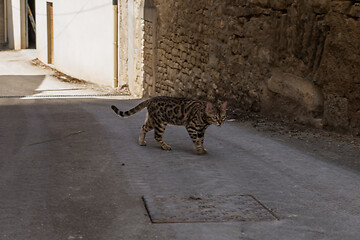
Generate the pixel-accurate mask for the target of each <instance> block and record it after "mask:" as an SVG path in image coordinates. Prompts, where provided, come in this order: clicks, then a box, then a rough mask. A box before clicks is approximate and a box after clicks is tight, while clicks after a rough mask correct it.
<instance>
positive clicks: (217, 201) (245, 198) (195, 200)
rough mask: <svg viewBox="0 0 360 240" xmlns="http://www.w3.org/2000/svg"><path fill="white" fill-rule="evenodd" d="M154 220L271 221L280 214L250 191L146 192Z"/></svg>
mask: <svg viewBox="0 0 360 240" xmlns="http://www.w3.org/2000/svg"><path fill="white" fill-rule="evenodd" d="M143 200H144V203H145V207H146V209H147V211H148V213H149V216H150V219H151V222H152V223H191V222H238V221H241V222H243V221H252V222H254V221H272V220H277V219H278V218H277V217H276V216H275V215H274V214H273V213H272V212H271V211H270V210H269V209H268V208H267V207H265V206H264V205H263V204H262V203H260V202H259V201H258V200H257V199H256V198H254V197H253V196H251V195H219V196H215V195H196V196H192V195H190V196H174V195H172V196H146V197H143Z"/></svg>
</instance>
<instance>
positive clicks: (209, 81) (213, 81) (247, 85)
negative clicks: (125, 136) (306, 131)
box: [145, 0, 360, 134]
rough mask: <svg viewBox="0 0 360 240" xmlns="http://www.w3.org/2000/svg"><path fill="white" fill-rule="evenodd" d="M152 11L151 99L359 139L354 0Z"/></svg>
mask: <svg viewBox="0 0 360 240" xmlns="http://www.w3.org/2000/svg"><path fill="white" fill-rule="evenodd" d="M155 5H156V8H157V21H158V24H157V61H156V69H157V77H156V88H155V91H156V94H157V95H172V96H186V97H193V98H203V99H209V100H227V101H229V103H230V105H231V106H233V107H239V108H242V109H244V110H251V111H260V112H263V113H266V114H271V115H275V116H279V117H287V118H289V119H293V120H296V121H300V122H302V123H309V124H312V125H316V126H319V127H321V126H325V127H329V128H336V129H343V130H350V131H352V132H353V133H355V134H359V133H360V77H359V76H360V22H359V17H360V4H359V3H358V1H334V0H294V1H290V0H197V1H193V0H184V1H174V0H155ZM145 34H146V33H145ZM145 65H146V64H145Z"/></svg>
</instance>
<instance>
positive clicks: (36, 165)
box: [0, 74, 360, 240]
mask: <svg viewBox="0 0 360 240" xmlns="http://www.w3.org/2000/svg"><path fill="white" fill-rule="evenodd" d="M27 75H28V74H27ZM8 76H10V82H11V84H14V81H22V84H21V85H24V86H25V88H28V90H26V91H25V92H22V95H23V94H33V90H32V88H36V86H37V85H39V84H41V80H40V81H39V79H38V78H36V77H35V78H29V77H24V78H22V77H21V74H17V75H16V77H14V78H13V81H11V79H12V78H11V74H10V75H9V74H7V75H6V76H5V75H3V76H0V81H1V88H0V92H1V91H2V93H3V94H4V95H6V94H10V93H9V92H5V90H6V89H8V88H7V86H8V85H7V84H8V83H7V82H9V77H8ZM1 79H3V80H1ZM4 79H8V80H4ZM27 83H28V84H29V85H27ZM31 86H32V87H31ZM12 91H13V90H12ZM5 93H6V94H5ZM11 94H14V95H17V94H16V91H15V92H11ZM6 96H7V97H4V98H0V239H1V240H3V239H4V240H13V239H16V240H23V239H28V240H53V239H94V240H102V239H104V240H111V239H114V240H115V239H117V240H118V239H124V240H125V239H126V240H147V239H149V240H150V239H151V240H153V239H160V240H170V239H189V240H192V239H193V240H225V239H226V240H232V239H264V240H267V239H274V240H280V239H284V240H285V239H286V240H288V239H304V240H312V239H314V240H318V239H354V240H355V239H360V228H359V226H360V188H359V186H360V176H359V173H358V172H357V171H352V170H351V169H348V168H345V167H342V166H341V165H337V164H333V163H330V162H328V161H326V159H323V158H322V157H318V156H316V155H314V154H310V153H308V152H306V151H304V150H302V149H298V148H296V146H293V145H291V144H288V143H284V142H280V141H277V140H274V139H272V138H271V137H269V136H265V135H263V134H262V133H260V132H256V131H255V130H253V129H251V128H249V127H246V126H244V125H242V124H241V123H238V122H226V123H225V125H224V126H222V127H221V128H219V127H215V126H211V127H210V128H209V129H208V130H207V132H206V134H205V143H204V144H205V147H206V149H207V150H208V154H206V155H201V156H198V155H196V154H194V152H193V149H192V142H191V140H190V138H189V136H188V135H187V132H186V130H185V129H184V128H183V127H175V126H169V127H168V128H167V129H166V131H165V136H164V138H165V140H166V142H167V143H168V144H169V145H171V146H172V149H173V150H172V151H168V152H167V151H163V150H161V149H160V147H159V146H158V145H157V143H156V142H155V140H153V138H152V136H153V133H152V132H149V133H148V136H147V144H148V145H147V146H146V147H142V146H139V145H138V134H139V130H140V127H141V125H142V123H143V121H144V118H145V111H142V112H140V113H138V114H137V115H134V116H133V117H131V118H126V119H121V118H119V117H117V116H116V115H115V114H114V113H113V112H112V110H111V109H110V105H112V104H115V105H117V106H118V107H119V108H120V109H124V110H127V109H129V108H131V107H133V106H135V104H136V103H138V102H139V100H118V99H68V98H66V99H20V98H9V96H10V95H6ZM154 195H156V196H165V197H166V196H189V199H195V200H196V198H192V196H207V195H211V196H213V198H214V199H215V200H216V198H218V199H220V198H222V197H224V196H233V195H239V196H240V195H251V196H253V197H254V198H256V199H257V201H259V202H260V203H261V204H262V206H264V208H265V207H266V209H267V210H270V211H271V213H272V214H274V216H276V218H277V219H273V220H266V221H262V220H259V221H257V220H255V221H230V222H221V221H213V222H187V223H152V222H151V219H150V217H149V215H148V214H149V209H147V208H146V207H145V205H144V201H143V199H142V198H143V196H145V197H150V198H151V196H154ZM160 207H164V208H168V210H169V211H171V210H172V209H171V208H172V207H173V206H166V205H164V206H160ZM250 211H252V210H250ZM184 212H186V211H184ZM250 214H251V213H250ZM185 218H186V216H185ZM190 220H191V219H190Z"/></svg>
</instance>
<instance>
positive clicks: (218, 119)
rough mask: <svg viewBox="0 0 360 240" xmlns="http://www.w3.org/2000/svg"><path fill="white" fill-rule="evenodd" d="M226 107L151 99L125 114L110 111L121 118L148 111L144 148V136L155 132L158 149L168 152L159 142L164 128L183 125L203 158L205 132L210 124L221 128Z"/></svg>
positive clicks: (144, 126)
mask: <svg viewBox="0 0 360 240" xmlns="http://www.w3.org/2000/svg"><path fill="white" fill-rule="evenodd" d="M226 105H227V102H224V103H223V104H221V105H220V106H219V107H218V106H215V105H213V104H212V103H210V102H204V101H198V100H192V99H187V98H174V97H154V98H151V99H149V100H146V101H144V102H142V103H140V104H139V105H137V106H136V107H134V108H132V109H130V110H129V111H126V112H122V111H120V110H119V109H118V108H117V107H116V106H114V105H112V106H111V108H112V109H113V110H114V112H115V113H116V114H117V115H119V116H121V117H128V116H131V115H133V114H135V113H137V112H139V111H141V110H142V109H144V108H145V107H146V108H147V111H148V113H147V115H146V119H145V123H144V125H143V126H142V128H141V131H140V136H139V144H140V145H141V146H145V145H146V142H145V135H146V133H147V132H148V131H150V130H152V129H154V137H155V140H156V141H157V142H158V143H159V144H160V145H161V148H162V149H164V150H171V147H170V146H169V145H167V144H166V143H165V142H164V141H163V140H162V136H163V134H164V131H165V127H166V125H167V124H171V125H182V126H185V127H186V130H187V131H188V133H189V135H190V138H191V140H192V141H193V143H194V149H195V151H196V153H197V154H203V153H206V150H205V148H204V146H203V142H204V134H205V130H206V128H207V127H209V126H210V125H211V124H215V125H217V126H220V125H222V124H223V123H224V121H225V118H226Z"/></svg>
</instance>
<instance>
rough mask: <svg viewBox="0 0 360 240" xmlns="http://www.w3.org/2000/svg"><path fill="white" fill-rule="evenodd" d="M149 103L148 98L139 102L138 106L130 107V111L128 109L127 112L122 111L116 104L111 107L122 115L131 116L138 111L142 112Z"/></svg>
mask: <svg viewBox="0 0 360 240" xmlns="http://www.w3.org/2000/svg"><path fill="white" fill-rule="evenodd" d="M147 105H148V100H146V101H144V102H142V103H140V104H138V105H137V106H136V107H134V108H132V109H130V110H129V111H126V112H122V111H120V110H119V109H118V108H117V107H116V106H114V105H111V109H112V110H114V112H115V113H116V114H117V115H119V116H121V117H129V116H131V115H133V114H135V113H137V112H140V111H141V110H143V109H144V108H146V107H147Z"/></svg>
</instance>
